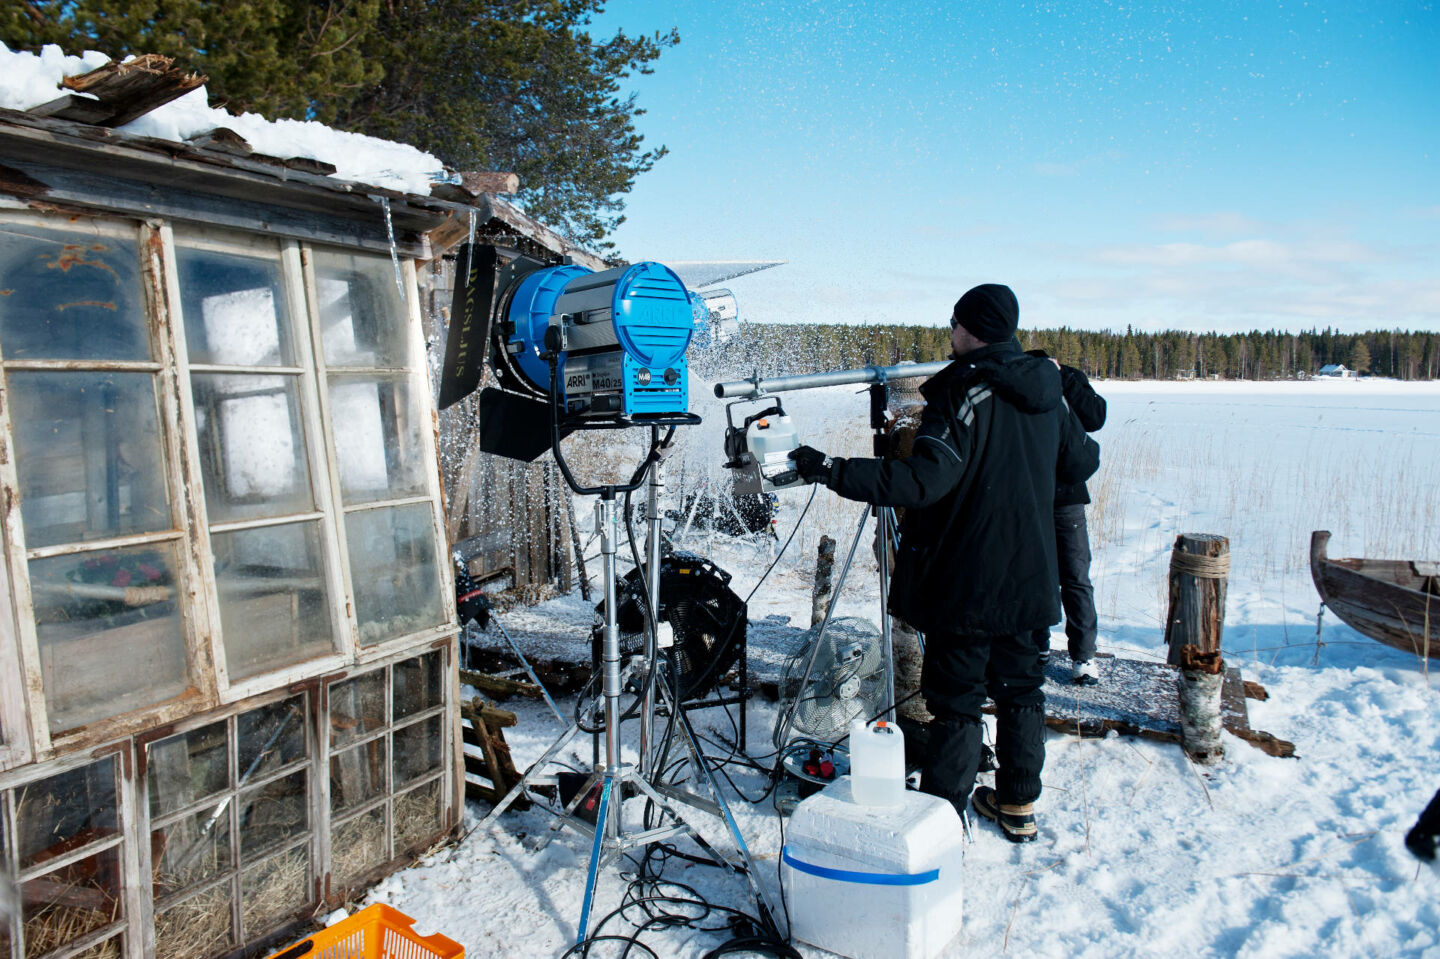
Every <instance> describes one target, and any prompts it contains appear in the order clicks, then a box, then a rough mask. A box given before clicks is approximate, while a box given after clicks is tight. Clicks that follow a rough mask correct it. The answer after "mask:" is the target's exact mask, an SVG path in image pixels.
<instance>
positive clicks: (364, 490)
mask: <svg viewBox="0 0 1440 959" xmlns="http://www.w3.org/2000/svg"><path fill="white" fill-rule="evenodd" d="M416 399H417V397H416V396H415V395H414V391H412V390H411V389H410V380H409V377H407V376H354V375H337V376H331V377H330V411H331V413H330V416H331V420H332V421H333V422H334V424H335V461H336V464H337V466H338V467H339V470H340V492H341V494H342V495H343V497H344V499H345V502H346V503H364V502H371V501H374V500H379V499H395V498H398V497H400V496H408V495H412V494H417V493H423V492H425V471H424V466H423V464H424V462H425V457H424V456H423V455H422V452H421V449H420V411H419V406H418V404H417V403H416Z"/></svg>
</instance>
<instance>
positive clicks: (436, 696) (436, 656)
mask: <svg viewBox="0 0 1440 959" xmlns="http://www.w3.org/2000/svg"><path fill="white" fill-rule="evenodd" d="M443 666H444V663H443V662H442V660H441V658H440V652H439V650H436V651H435V652H433V653H426V654H425V655H424V656H417V657H416V658H415V659H407V660H405V662H403V663H396V664H395V679H394V684H395V718H396V719H404V718H405V717H406V716H411V715H414V714H415V713H418V712H423V711H424V710H427V709H429V708H430V707H431V706H439V705H440V703H441V702H442V699H441V686H440V683H441V680H442V679H443V678H444V670H443Z"/></svg>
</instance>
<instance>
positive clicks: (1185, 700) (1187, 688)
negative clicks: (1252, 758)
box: [1179, 643, 1225, 763]
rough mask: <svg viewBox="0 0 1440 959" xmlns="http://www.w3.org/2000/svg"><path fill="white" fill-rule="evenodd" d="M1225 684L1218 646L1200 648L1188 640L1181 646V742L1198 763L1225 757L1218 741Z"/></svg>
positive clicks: (1222, 747) (1212, 761) (1214, 761)
mask: <svg viewBox="0 0 1440 959" xmlns="http://www.w3.org/2000/svg"><path fill="white" fill-rule="evenodd" d="M1224 686H1225V663H1224V661H1223V660H1222V659H1221V658H1220V651H1219V650H1215V651H1214V652H1201V651H1200V649H1199V647H1197V646H1194V645H1191V644H1188V643H1187V644H1186V645H1184V646H1182V647H1180V689H1179V693H1180V743H1181V744H1182V745H1183V746H1184V747H1185V752H1186V753H1188V754H1189V756H1190V758H1191V759H1193V760H1195V761H1196V762H1197V763H1218V762H1219V761H1220V760H1222V759H1224V758H1225V746H1224V744H1223V743H1222V742H1221V741H1220V730H1221V729H1222V728H1223V726H1222V722H1221V705H1220V701H1221V692H1222V691H1223V689H1224Z"/></svg>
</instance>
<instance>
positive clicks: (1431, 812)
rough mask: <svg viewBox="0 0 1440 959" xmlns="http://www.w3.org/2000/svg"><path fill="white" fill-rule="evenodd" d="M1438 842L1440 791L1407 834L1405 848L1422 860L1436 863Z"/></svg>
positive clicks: (1439, 839) (1439, 832)
mask: <svg viewBox="0 0 1440 959" xmlns="http://www.w3.org/2000/svg"><path fill="white" fill-rule="evenodd" d="M1437 841H1440V790H1437V791H1436V793H1435V795H1434V796H1432V797H1431V798H1430V802H1429V804H1428V805H1427V806H1426V807H1425V810H1424V812H1422V813H1420V818H1419V819H1417V820H1415V825H1414V826H1412V827H1411V828H1410V831H1409V832H1407V833H1406V834H1405V848H1406V849H1409V850H1410V851H1411V852H1412V853H1414V854H1415V855H1416V856H1417V857H1419V858H1421V859H1425V860H1428V861H1430V862H1434V861H1435V846H1436V843H1437Z"/></svg>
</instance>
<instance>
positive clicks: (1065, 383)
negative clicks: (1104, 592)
mask: <svg viewBox="0 0 1440 959" xmlns="http://www.w3.org/2000/svg"><path fill="white" fill-rule="evenodd" d="M1029 354H1030V355H1031V356H1035V357H1039V358H1040V359H1048V360H1050V362H1051V363H1054V364H1055V366H1056V368H1057V369H1059V370H1060V385H1061V387H1062V388H1063V389H1064V391H1065V402H1066V404H1067V405H1069V407H1070V412H1072V413H1074V414H1075V418H1076V419H1077V420H1079V421H1080V425H1081V426H1083V427H1084V428H1085V432H1087V433H1094V432H1095V431H1096V430H1098V429H1100V427H1102V426H1104V425H1105V397H1103V396H1101V395H1100V394H1099V393H1096V392H1095V388H1094V387H1093V386H1091V385H1090V378H1089V377H1087V376H1086V375H1085V374H1084V373H1082V372H1081V371H1080V370H1077V369H1076V368H1075V367H1073V366H1066V365H1065V364H1063V363H1061V362H1060V361H1059V360H1056V359H1054V358H1052V357H1051V356H1050V355H1049V354H1048V353H1046V352H1045V351H1044V350H1030V351H1029ZM1089 502H1090V490H1089V489H1087V488H1086V486H1085V484H1084V483H1064V482H1061V481H1059V480H1056V482H1055V550H1056V559H1057V560H1058V561H1059V567H1060V602H1061V605H1063V606H1064V607H1065V638H1066V640H1067V641H1068V644H1069V647H1070V668H1071V673H1070V675H1071V678H1072V679H1074V680H1075V682H1076V683H1078V684H1080V685H1081V686H1094V685H1096V684H1098V683H1099V682H1100V671H1099V669H1097V668H1096V666H1095V662H1094V660H1095V633H1096V631H1097V630H1098V628H1099V622H1098V619H1097V617H1096V615H1095V587H1094V585H1092V584H1091V582H1090V530H1089V528H1088V527H1087V526H1086V524H1085V505H1086V504H1087V503H1089ZM1035 641H1036V643H1037V644H1038V645H1039V646H1040V649H1041V651H1042V652H1048V651H1049V649H1050V630H1049V629H1048V628H1047V629H1042V630H1038V631H1037V632H1036V634H1035Z"/></svg>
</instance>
